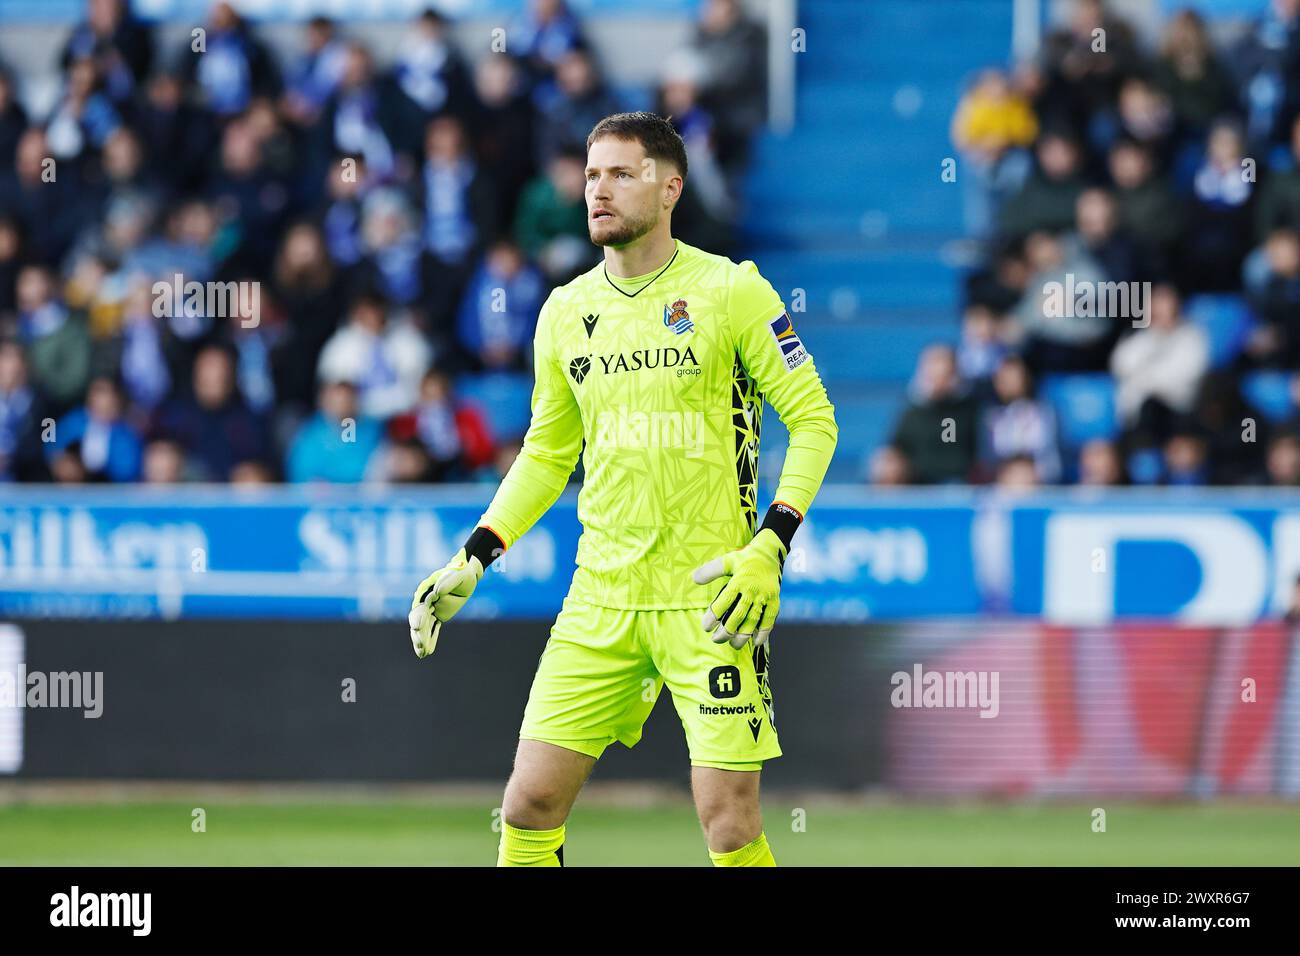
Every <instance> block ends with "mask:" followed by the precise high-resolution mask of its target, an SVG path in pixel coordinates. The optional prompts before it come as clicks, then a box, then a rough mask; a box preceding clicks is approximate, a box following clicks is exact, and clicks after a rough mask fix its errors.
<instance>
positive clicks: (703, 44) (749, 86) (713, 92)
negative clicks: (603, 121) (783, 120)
mask: <svg viewBox="0 0 1300 956" xmlns="http://www.w3.org/2000/svg"><path fill="white" fill-rule="evenodd" d="M691 49H692V50H694V51H695V53H696V54H697V55H698V56H699V59H700V62H702V63H703V64H704V65H705V66H706V67H707V72H706V73H705V74H704V76H703V78H702V80H701V83H700V87H701V91H702V97H701V101H702V104H703V106H704V108H705V109H707V110H708V111H709V112H710V113H711V114H712V115H713V116H715V117H717V119H718V124H719V125H718V159H719V161H720V162H721V163H722V165H723V167H724V168H725V169H728V170H730V171H734V170H736V169H739V168H740V167H741V166H743V165H744V164H745V163H746V162H747V161H748V158H749V143H750V139H751V137H752V136H753V134H754V131H755V130H756V129H758V127H759V126H761V125H762V124H763V122H764V121H765V120H766V119H767V35H766V30H764V28H763V27H762V25H761V24H759V23H757V22H756V21H754V20H751V19H750V18H749V17H748V15H746V13H745V10H744V8H743V6H742V5H741V3H740V2H739V0H704V2H703V3H702V4H701V5H700V19H699V23H698V24H697V26H696V29H695V36H694V37H693V38H692V40H691ZM611 112H612V111H611Z"/></svg>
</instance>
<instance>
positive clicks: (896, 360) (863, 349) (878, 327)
mask: <svg viewBox="0 0 1300 956" xmlns="http://www.w3.org/2000/svg"><path fill="white" fill-rule="evenodd" d="M799 334H800V336H801V337H802V338H803V340H804V342H805V343H806V344H807V346H808V349H809V350H810V351H811V352H812V354H813V356H814V357H815V358H817V360H818V363H819V367H820V368H821V369H822V370H823V374H825V375H826V378H827V380H828V381H835V380H837V379H839V378H843V379H845V380H851V381H855V382H868V383H885V382H893V383H896V384H901V383H903V382H906V381H907V380H908V379H910V378H911V377H912V373H913V372H914V371H915V370H916V359H917V356H919V355H920V354H921V350H922V349H924V348H925V347H926V346H927V345H931V344H933V343H935V342H947V343H949V344H953V343H955V342H956V340H957V334H958V333H957V329H956V328H955V327H949V328H947V329H941V328H936V327H935V326H934V325H933V324H921V325H901V324H897V323H894V324H883V323H882V324H871V325H866V324H856V323H855V324H852V325H849V324H844V325H840V324H836V323H831V322H819V323H804V324H802V325H800V326H799Z"/></svg>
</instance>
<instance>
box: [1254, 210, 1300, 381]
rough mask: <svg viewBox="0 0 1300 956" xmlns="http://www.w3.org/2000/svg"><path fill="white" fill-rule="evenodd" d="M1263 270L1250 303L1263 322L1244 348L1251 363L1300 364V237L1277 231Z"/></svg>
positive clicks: (1268, 246) (1268, 244)
mask: <svg viewBox="0 0 1300 956" xmlns="http://www.w3.org/2000/svg"><path fill="white" fill-rule="evenodd" d="M1263 267H1264V270H1265V271H1263V272H1262V274H1261V275H1260V276H1259V278H1258V280H1257V282H1258V285H1257V286H1256V288H1254V289H1251V290H1249V291H1250V295H1249V300H1250V304H1251V307H1252V309H1253V310H1254V313H1255V316H1256V317H1257V318H1258V319H1260V323H1259V324H1258V325H1257V326H1255V328H1254V329H1253V330H1252V332H1251V334H1250V337H1249V338H1248V340H1247V342H1246V345H1245V353H1246V357H1247V358H1248V360H1249V362H1250V364H1252V365H1258V366H1269V367H1280V368H1296V367H1297V366H1298V365H1300V235H1297V234H1296V233H1295V232H1293V231H1292V230H1290V229H1278V230H1276V231H1275V232H1274V233H1273V234H1272V235H1270V236H1269V237H1268V241H1267V242H1266V243H1265V244H1264V259H1263Z"/></svg>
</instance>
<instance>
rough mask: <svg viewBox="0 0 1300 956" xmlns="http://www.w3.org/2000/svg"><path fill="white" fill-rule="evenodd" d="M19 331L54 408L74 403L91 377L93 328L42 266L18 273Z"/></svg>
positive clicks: (39, 385)
mask: <svg viewBox="0 0 1300 956" xmlns="http://www.w3.org/2000/svg"><path fill="white" fill-rule="evenodd" d="M17 299H18V335H19V338H20V340H21V341H22V343H23V345H24V347H25V348H26V350H27V358H28V364H29V367H30V370H31V375H32V381H33V383H34V384H35V385H36V387H37V388H39V389H40V390H41V392H42V393H43V394H44V395H45V396H46V397H47V398H49V399H50V401H51V402H52V403H53V405H54V407H55V410H56V411H59V410H63V409H67V408H69V407H71V406H72V405H73V404H75V403H76V402H77V401H78V399H80V398H81V396H82V395H84V394H85V391H86V384H87V382H88V381H89V377H90V353H91V345H90V333H89V331H88V330H87V328H86V322H85V317H84V316H81V315H74V314H72V313H71V312H69V310H68V308H67V306H66V305H64V303H63V301H62V299H61V298H60V296H59V295H58V293H57V292H56V290H55V288H54V277H53V276H52V275H51V274H50V271H49V270H48V269H46V268H44V267H42V266H27V267H26V268H24V269H23V270H22V271H21V272H19V273H18V289H17Z"/></svg>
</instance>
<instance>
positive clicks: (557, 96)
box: [533, 49, 749, 166]
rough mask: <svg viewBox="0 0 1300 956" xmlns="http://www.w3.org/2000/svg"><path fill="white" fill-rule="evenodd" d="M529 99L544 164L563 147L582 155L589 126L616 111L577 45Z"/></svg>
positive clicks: (540, 160)
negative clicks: (531, 104) (531, 98)
mask: <svg viewBox="0 0 1300 956" xmlns="http://www.w3.org/2000/svg"><path fill="white" fill-rule="evenodd" d="M748 79H749V78H748V77H747V78H746V80H747V81H748ZM533 102H534V106H535V108H536V110H537V114H538V125H537V150H538V154H537V164H538V165H539V166H546V165H547V164H548V163H549V162H550V161H551V160H552V159H554V158H555V156H556V155H557V154H558V153H560V152H561V151H563V150H564V149H566V148H570V149H572V148H581V149H582V150H583V151H584V153H583V154H584V156H585V155H586V152H585V151H586V145H587V134H588V133H590V132H591V128H592V127H593V126H595V125H596V124H597V123H599V122H600V121H601V120H602V119H604V118H605V117H606V116H608V115H610V114H611V113H617V112H618V103H617V102H615V100H614V98H613V96H611V95H610V94H609V93H608V92H607V91H606V89H605V84H604V81H603V80H602V79H601V78H600V75H599V73H598V72H597V70H596V64H595V63H594V62H593V60H592V58H591V54H590V53H588V52H587V51H585V50H581V49H579V50H570V51H569V52H568V53H566V54H565V55H564V56H563V57H561V59H560V61H559V63H558V64H556V70H555V79H554V80H552V81H548V82H544V83H542V84H540V85H539V86H538V88H537V91H536V93H535V95H534V100H533Z"/></svg>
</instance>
